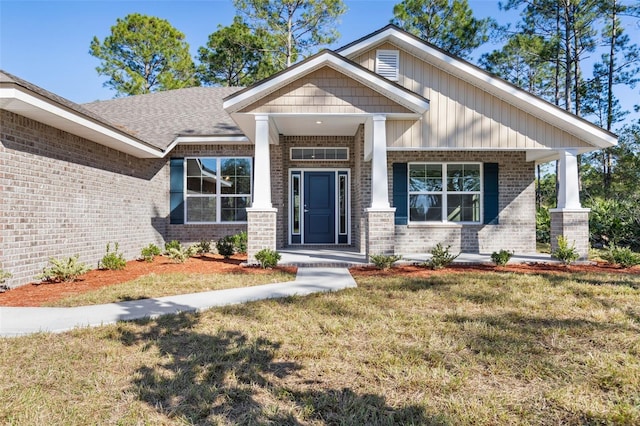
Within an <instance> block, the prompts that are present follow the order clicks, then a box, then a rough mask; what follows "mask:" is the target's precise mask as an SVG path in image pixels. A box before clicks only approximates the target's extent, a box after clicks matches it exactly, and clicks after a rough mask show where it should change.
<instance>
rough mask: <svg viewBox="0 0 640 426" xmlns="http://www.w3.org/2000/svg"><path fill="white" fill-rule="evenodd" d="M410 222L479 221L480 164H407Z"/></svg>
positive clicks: (480, 194)
mask: <svg viewBox="0 0 640 426" xmlns="http://www.w3.org/2000/svg"><path fill="white" fill-rule="evenodd" d="M408 177H409V221H410V222H465V223H479V222H480V202H481V196H482V193H481V188H482V182H481V180H482V176H481V173H480V164H479V163H444V164H441V163H410V164H409V176H408Z"/></svg>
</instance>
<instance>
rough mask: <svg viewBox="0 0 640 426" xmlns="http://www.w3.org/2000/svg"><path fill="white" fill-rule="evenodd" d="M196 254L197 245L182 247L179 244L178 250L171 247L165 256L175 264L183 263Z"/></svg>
mask: <svg viewBox="0 0 640 426" xmlns="http://www.w3.org/2000/svg"><path fill="white" fill-rule="evenodd" d="M197 252H198V247H197V245H193V246H189V247H183V246H182V244H180V246H179V247H178V248H176V247H171V248H170V249H169V251H168V252H167V256H168V257H169V259H171V260H173V261H174V262H175V263H184V262H185V261H186V260H187V259H188V258H190V257H192V256H195V255H196V253H197Z"/></svg>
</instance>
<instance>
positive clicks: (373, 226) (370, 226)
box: [365, 208, 396, 260]
mask: <svg viewBox="0 0 640 426" xmlns="http://www.w3.org/2000/svg"><path fill="white" fill-rule="evenodd" d="M395 211H396V209H395V208H389V209H374V208H370V209H366V210H365V216H366V218H367V228H366V238H367V245H366V249H367V251H366V255H367V260H368V259H369V256H371V255H372V254H385V255H392V254H394V252H395V223H394V214H395Z"/></svg>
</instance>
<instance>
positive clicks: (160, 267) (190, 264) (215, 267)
mask: <svg viewBox="0 0 640 426" xmlns="http://www.w3.org/2000/svg"><path fill="white" fill-rule="evenodd" d="M246 260H247V258H246V255H234V256H232V257H231V258H230V259H224V258H222V256H219V255H213V254H210V255H205V256H201V257H192V258H190V259H187V261H186V262H184V263H174V262H173V261H172V260H170V259H168V258H166V257H164V256H158V257H156V258H155V259H154V260H153V262H145V261H142V260H133V261H130V262H127V266H126V267H125V268H124V269H123V270H120V271H109V270H98V269H94V270H91V271H89V272H87V273H86V274H83V275H81V276H80V277H79V278H78V280H76V281H74V282H70V283H46V282H45V283H30V284H27V285H24V286H20V287H17V288H14V289H12V290H9V291H6V292H4V293H0V306H42V305H43V304H44V303H48V302H53V301H55V300H59V299H62V298H64V297H67V296H71V295H75V294H79V293H85V292H89V291H93V290H96V289H99V288H101V287H106V286H110V285H116V284H121V283H124V282H127V281H131V280H134V279H136V278H138V277H141V276H145V275H149V274H165V273H174V272H180V273H193V274H216V273H237V274H270V273H272V271H273V270H269V269H262V268H259V267H244V266H241V263H242V262H245V261H246ZM277 270H280V271H287V272H291V273H295V272H296V268H295V267H278V268H277Z"/></svg>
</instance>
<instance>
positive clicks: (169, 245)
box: [164, 240, 182, 254]
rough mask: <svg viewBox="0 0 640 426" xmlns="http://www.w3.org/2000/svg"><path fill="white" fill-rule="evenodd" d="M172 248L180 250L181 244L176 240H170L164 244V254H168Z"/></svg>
mask: <svg viewBox="0 0 640 426" xmlns="http://www.w3.org/2000/svg"><path fill="white" fill-rule="evenodd" d="M172 248H174V249H181V248H182V244H180V241H178V240H171V241H169V242H167V243H164V252H165V253H167V254H168V253H169V251H170V250H171V249H172Z"/></svg>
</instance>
